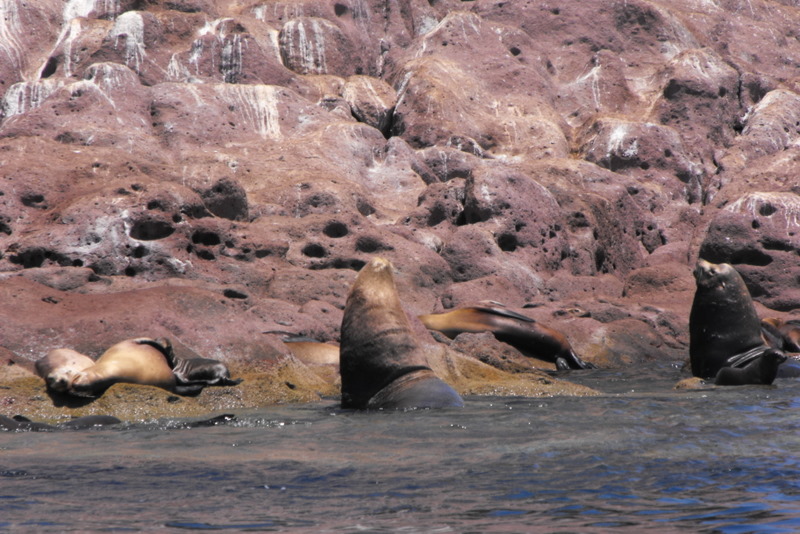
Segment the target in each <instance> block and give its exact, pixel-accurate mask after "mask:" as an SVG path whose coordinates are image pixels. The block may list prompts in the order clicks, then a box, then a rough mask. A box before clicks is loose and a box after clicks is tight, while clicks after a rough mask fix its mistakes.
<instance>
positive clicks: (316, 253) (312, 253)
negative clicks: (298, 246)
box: [302, 243, 327, 258]
mask: <svg viewBox="0 0 800 534" xmlns="http://www.w3.org/2000/svg"><path fill="white" fill-rule="evenodd" d="M302 252H303V256H307V257H309V258H323V257H325V256H326V254H327V253H326V252H325V248H324V247H323V246H322V245H319V244H317V243H309V244H308V245H306V246H304V247H303V250H302Z"/></svg>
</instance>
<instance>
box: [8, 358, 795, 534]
mask: <svg viewBox="0 0 800 534" xmlns="http://www.w3.org/2000/svg"><path fill="white" fill-rule="evenodd" d="M642 372H643V371H642V370H641V369H638V370H626V371H608V370H597V371H584V372H579V373H573V374H572V375H571V379H574V380H576V381H578V380H579V381H580V382H581V383H584V384H586V385H590V386H592V387H595V388H597V389H600V390H601V391H603V392H604V395H602V396H600V397H587V398H567V397H563V398H542V399H538V398H535V399H534V398H498V397H490V398H489V397H472V398H468V399H467V403H466V404H467V405H466V407H465V408H464V409H452V410H443V411H424V410H423V411H410V412H392V413H384V412H378V413H358V412H349V411H342V410H340V409H339V408H338V407H337V406H336V402H335V401H334V400H330V401H327V402H322V403H318V404H310V405H297V406H280V407H266V408H263V409H260V410H254V411H246V412H237V413H236V416H237V420H236V421H235V422H233V423H228V424H226V425H222V426H216V427H211V428H184V427H183V423H184V421H181V420H175V421H145V422H139V423H135V424H125V425H122V426H119V427H116V428H109V429H101V430H84V431H61V432H49V433H35V432H27V433H9V432H3V433H0V529H4V530H14V531H25V532H36V531H58V532H63V531H81V532H85V531H160V532H165V531H166V532H169V531H172V532H181V531H187V530H227V531H262V532H263V531H291V532H402V533H409V532H411V533H413V532H619V531H629V532H642V531H653V532H675V531H689V532H720V533H729V534H739V533H749V532H798V531H800V401H798V397H799V396H800V381H798V380H796V379H795V380H779V381H778V382H777V383H776V385H775V386H773V387H762V386H745V387H729V388H722V389H717V390H711V391H676V390H673V389H672V385H673V384H674V383H675V382H676V381H677V380H678V378H679V375H678V371H677V370H675V369H673V368H671V367H668V366H664V367H661V368H657V369H652V370H649V371H647V373H648V374H646V375H643V374H642Z"/></svg>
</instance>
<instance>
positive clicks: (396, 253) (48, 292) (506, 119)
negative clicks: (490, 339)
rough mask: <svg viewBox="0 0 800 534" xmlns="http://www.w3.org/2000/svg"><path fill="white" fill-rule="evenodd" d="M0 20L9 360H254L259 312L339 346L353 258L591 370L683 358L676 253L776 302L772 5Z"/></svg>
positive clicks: (53, 15)
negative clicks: (523, 317)
mask: <svg viewBox="0 0 800 534" xmlns="http://www.w3.org/2000/svg"><path fill="white" fill-rule="evenodd" d="M0 24H2V26H3V31H1V32H0V91H2V100H1V101H0V165H2V169H3V172H2V175H0V271H2V272H0V295H2V298H3V302H4V303H5V305H4V307H3V308H4V312H2V313H0V318H2V319H3V320H2V321H0V323H2V324H0V352H2V354H3V355H5V354H8V353H9V352H10V353H11V354H12V355H13V357H15V358H17V359H20V358H23V359H25V361H31V360H35V359H36V358H38V357H39V356H41V355H42V354H43V351H46V350H49V349H50V348H53V347H55V346H71V347H72V348H76V349H78V350H83V351H88V352H91V353H96V352H97V351H100V350H101V349H103V348H105V347H107V346H109V345H111V344H113V343H115V342H117V341H119V340H121V339H124V338H127V337H138V336H160V335H164V336H168V337H172V338H175V339H176V343H177V345H176V346H178V347H179V349H180V350H185V351H187V352H190V353H196V354H199V355H201V356H207V357H217V358H220V359H223V360H229V361H237V362H245V363H246V362H249V361H253V360H259V361H261V362H262V363H263V362H266V363H268V364H274V363H275V362H277V361H278V360H279V359H281V358H284V357H286V355H287V354H288V352H287V351H286V349H285V347H284V346H283V344H282V343H281V342H280V339H279V338H278V337H277V336H276V335H265V334H262V333H261V332H264V331H282V332H288V333H293V334H298V335H307V336H312V337H316V338H318V339H320V340H321V341H331V342H334V343H335V342H336V341H337V340H338V336H339V331H338V328H339V321H340V320H341V313H342V309H343V306H344V301H345V299H346V298H347V294H348V291H349V288H350V285H351V284H352V281H353V280H354V278H355V274H356V272H357V271H358V269H360V268H361V267H362V266H363V265H364V264H365V263H366V262H368V261H369V259H370V258H371V257H373V256H374V255H381V256H385V257H387V258H388V259H389V260H391V261H392V263H393V264H394V265H395V267H396V268H397V284H398V289H399V291H400V294H401V298H402V300H403V303H404V306H405V307H406V310H407V311H408V312H409V313H410V314H411V315H412V316H413V315H417V314H422V313H430V312H433V311H442V310H446V309H450V308H453V307H458V306H466V305H470V304H475V303H477V302H480V301H486V300H495V301H500V302H504V303H505V304H507V305H509V306H514V307H517V308H518V309H519V307H521V306H523V305H526V304H527V305H531V306H535V307H534V308H526V309H525V310H521V311H523V312H525V313H529V314H530V315H531V316H533V317H535V318H536V319H537V320H540V321H543V322H545V323H546V324H548V325H552V326H553V327H554V328H558V329H561V330H563V331H565V332H567V333H568V337H569V338H570V341H571V342H572V343H573V345H574V346H575V347H576V350H578V352H579V353H580V354H581V357H583V358H585V359H587V360H590V361H594V362H595V363H598V364H599V365H601V366H602V365H608V366H613V365H622V364H631V363H636V362H641V361H649V360H663V361H681V360H683V359H684V358H685V356H686V353H687V352H688V351H687V341H688V313H689V308H690V306H691V300H692V294H693V280H692V277H691V272H692V268H693V265H694V262H695V261H696V259H697V258H698V257H700V256H702V257H704V258H706V259H707V260H709V261H714V262H720V261H727V262H730V263H732V264H733V265H734V266H735V267H736V268H737V270H739V271H740V272H741V273H742V276H743V277H744V279H745V281H746V283H747V285H748V287H749V288H750V290H751V293H752V294H753V297H754V298H755V299H756V301H757V302H758V304H757V305H758V306H759V310H761V311H763V312H764V313H765V314H770V313H773V312H775V311H776V310H778V311H780V312H784V313H789V312H791V311H792V310H794V309H796V308H798V307H800V290H799V289H798V288H797V287H796V286H797V280H798V279H800V267H798V265H797V261H796V258H797V254H798V250H800V244H798V237H797V236H798V232H800V226H799V225H800V222H799V221H800V220H799V219H798V209H799V208H798V206H800V201H799V200H798V199H799V198H800V197H798V195H800V186H799V185H798V184H797V180H796V179H795V178H794V177H796V176H797V174H798V167H800V148H798V147H799V146H800V143H799V142H798V140H800V130H798V120H800V112H798V109H800V107H799V106H798V104H799V103H800V78H798V77H797V72H796V65H797V64H800V41H798V40H797V39H795V38H794V37H793V36H794V35H796V33H797V27H798V26H800V12H798V11H797V9H796V8H794V7H792V6H790V5H788V3H787V2H781V1H777V0H766V1H764V2H759V3H753V4H752V5H750V4H747V5H740V3H737V2H724V1H723V2H697V1H694V0H679V1H675V2H666V1H661V0H654V1H646V0H627V1H621V0H620V1H611V2H608V1H600V0H592V1H589V2H548V3H546V4H543V3H526V2H522V3H514V2H486V1H483V0H479V1H476V2H459V1H456V0H442V1H437V2H426V1H423V0H404V1H402V2H388V3H387V2H378V1H376V0H365V1H363V2H344V1H335V2H334V1H330V2H328V1H325V2H319V1H311V0H300V1H295V2H288V3H287V2H278V1H271V0H266V1H258V2H255V1H254V2H238V3H230V2H222V1H219V0H170V1H162V0H148V1H145V2H140V1H132V0H121V1H117V2H99V1H96V2H92V1H83V0H67V1H64V2H55V1H53V0H42V1H38V2H7V6H6V8H5V10H4V18H3V20H2V21H0ZM570 310H571V311H570ZM576 310H581V312H580V313H577V312H576ZM417 326H419V325H417ZM420 335H423V336H427V334H425V332H424V331H420ZM426 342H430V343H432V342H433V341H430V340H427V341H426ZM481 343H483V342H481ZM473 345H474V347H477V346H478V344H477V343H476V344H473ZM474 350H478V348H475V349H474ZM492 350H495V351H496V347H495V348H494V349H492ZM448 354H451V353H448ZM459 354H460V353H459ZM497 354H501V353H500V352H498V353H497ZM451 356H452V354H451ZM459 357H460V356H459ZM500 358H501V359H502V355H501V356H500ZM494 360H495V361H499V360H497V358H494ZM443 361H444V360H443ZM266 363H265V364H266ZM438 364H442V362H439V363H438ZM438 364H437V365H438ZM454 376H455V375H454Z"/></svg>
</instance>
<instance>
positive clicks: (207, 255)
mask: <svg viewBox="0 0 800 534" xmlns="http://www.w3.org/2000/svg"><path fill="white" fill-rule="evenodd" d="M197 257H198V258H200V259H203V260H208V261H212V260H214V259H216V256H214V253H213V252H211V251H210V250H205V249H199V250H198V251H197Z"/></svg>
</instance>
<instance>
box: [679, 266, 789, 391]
mask: <svg viewBox="0 0 800 534" xmlns="http://www.w3.org/2000/svg"><path fill="white" fill-rule="evenodd" d="M694 277H695V281H696V283H697V290H696V292H695V295H694V301H693V302H692V309H691V312H690V313H689V359H690V363H691V368H692V374H693V375H694V376H697V377H699V378H704V379H707V380H708V379H713V378H716V377H717V374H718V373H719V372H720V369H722V368H724V367H734V368H745V367H748V365H749V364H750V363H751V362H753V361H755V360H758V359H760V358H762V357H763V356H765V355H766V356H767V358H768V359H767V361H765V362H763V366H764V369H763V370H760V369H759V366H760V365H762V364H756V366H755V367H753V368H749V369H748V371H746V372H742V373H733V376H734V377H732V375H731V373H730V372H728V371H726V372H725V373H723V376H722V377H721V382H722V383H728V382H729V381H734V382H737V383H738V381H740V380H753V382H747V383H753V384H771V383H772V381H773V380H774V378H775V376H774V375H772V374H771V373H770V372H769V370H770V369H771V367H772V365H773V364H774V363H775V361H776V356H775V355H774V354H768V351H771V350H775V349H771V348H770V347H768V346H767V345H766V344H765V343H764V341H763V339H762V337H761V321H760V320H759V318H758V315H757V314H756V309H755V306H753V300H752V299H751V297H750V293H749V292H748V290H747V287H746V286H745V284H744V281H743V280H742V277H741V276H740V275H739V273H738V272H736V269H734V268H733V267H731V266H730V265H728V264H727V263H721V264H719V265H717V264H713V263H710V262H708V261H705V260H702V259H701V260H699V261H698V262H697V266H696V267H695V270H694ZM777 352H780V351H777ZM781 354H782V353H781ZM777 359H779V358H777ZM780 363H781V362H778V363H777V365H779V364H780ZM762 371H763V372H762ZM770 376H771V378H770ZM765 379H768V380H769V381H768V382H763V380H765Z"/></svg>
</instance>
